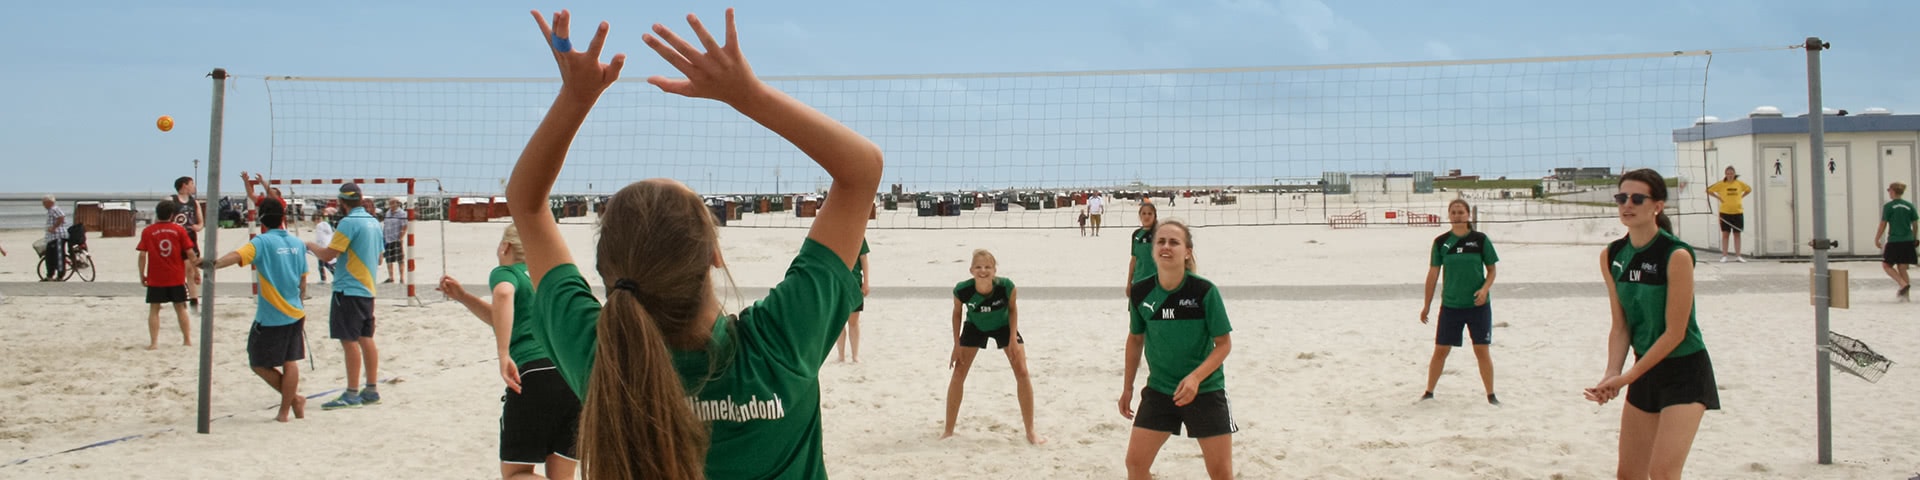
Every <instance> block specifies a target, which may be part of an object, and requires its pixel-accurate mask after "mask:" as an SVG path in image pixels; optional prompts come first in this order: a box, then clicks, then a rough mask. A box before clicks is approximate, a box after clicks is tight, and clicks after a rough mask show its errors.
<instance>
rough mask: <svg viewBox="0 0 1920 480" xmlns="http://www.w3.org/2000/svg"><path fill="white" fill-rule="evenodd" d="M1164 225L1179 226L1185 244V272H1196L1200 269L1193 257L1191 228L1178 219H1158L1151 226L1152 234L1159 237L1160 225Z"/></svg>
mask: <svg viewBox="0 0 1920 480" xmlns="http://www.w3.org/2000/svg"><path fill="white" fill-rule="evenodd" d="M1156 220H1158V219H1156ZM1165 226H1175V227H1180V238H1181V240H1184V241H1185V242H1186V244H1187V272H1189V273H1198V272H1199V271H1200V263H1199V262H1197V261H1194V259H1193V229H1191V228H1187V222H1182V221H1179V220H1158V221H1157V222H1155V224H1154V227H1153V230H1154V232H1153V234H1154V236H1155V237H1159V236H1160V227H1165Z"/></svg>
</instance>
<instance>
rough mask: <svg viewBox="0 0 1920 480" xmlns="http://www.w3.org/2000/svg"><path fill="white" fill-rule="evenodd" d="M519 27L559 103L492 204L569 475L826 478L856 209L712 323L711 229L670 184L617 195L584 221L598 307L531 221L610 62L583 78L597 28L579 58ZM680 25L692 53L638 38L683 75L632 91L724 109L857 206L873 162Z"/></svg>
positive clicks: (736, 50)
mask: <svg viewBox="0 0 1920 480" xmlns="http://www.w3.org/2000/svg"><path fill="white" fill-rule="evenodd" d="M533 15H534V17H535V18H536V19H537V20H538V21H539V23H540V31H541V33H542V34H543V35H544V38H546V39H548V41H549V46H550V47H551V48H552V52H553V56H554V59H555V61H556V63H558V64H559V67H560V77H561V86H560V89H559V90H560V91H559V95H558V98H556V99H555V100H554V103H553V106H552V108H551V109H549V110H548V111H547V115H546V118H545V119H544V120H542V121H541V123H540V126H539V128H537V129H535V130H534V133H533V138H532V139H530V140H528V142H527V147H526V150H525V151H524V152H522V153H521V155H520V160H519V162H518V163H516V164H515V165H514V170H513V174H512V176H511V177H510V179H509V180H508V183H507V198H508V201H509V202H510V207H511V211H512V212H513V224H514V225H515V226H517V227H519V228H520V238H521V240H522V241H523V242H524V243H525V246H526V252H527V274H528V276H529V277H531V278H530V280H531V281H532V283H533V285H534V286H535V287H534V311H533V315H532V316H531V317H530V318H529V321H531V322H533V323H534V324H535V328H534V341H535V342H537V343H540V344H542V345H544V346H545V347H546V348H547V352H548V354H549V355H550V356H551V358H552V359H553V363H554V365H555V366H557V367H558V368H559V371H560V375H561V377H562V378H565V379H566V381H567V384H568V386H569V387H572V389H573V391H574V394H575V395H576V396H578V397H580V398H581V399H582V400H583V405H584V409H583V411H582V413H581V416H580V445H579V447H580V454H581V456H580V464H581V469H582V470H583V472H584V473H585V474H586V476H587V477H588V478H593V479H596V480H617V479H640V478H644V479H686V478H701V477H704V478H709V479H716V480H718V479H747V478H751V479H823V478H827V468H826V462H825V459H824V456H823V452H824V450H825V449H824V445H823V442H824V439H823V435H822V433H821V411H820V378H819V374H820V366H821V364H822V363H824V362H826V359H827V355H828V354H829V353H830V351H831V350H832V348H833V340H834V338H835V337H837V336H839V334H840V330H841V328H842V327H844V326H845V322H846V320H847V314H849V313H852V311H853V307H854V305H855V304H856V302H858V301H859V298H860V290H859V279H857V278H854V275H853V270H852V268H853V263H854V261H855V260H857V258H858V256H859V252H860V240H861V238H863V237H865V236H866V229H867V215H868V213H869V210H870V208H871V206H870V205H869V204H867V203H866V202H829V203H827V205H824V206H822V207H820V210H819V212H818V215H817V216H816V217H815V220H814V223H813V226H812V227H811V229H809V230H808V232H807V235H806V237H805V238H804V239H802V241H801V242H800V252H799V255H798V256H797V257H795V258H794V260H793V263H792V264H791V266H789V267H788V268H787V271H786V278H785V279H783V280H781V281H780V283H779V284H777V285H775V286H774V287H773V289H772V291H770V292H769V293H768V294H767V297H766V298H764V299H762V300H760V301H758V302H755V303H754V304H752V305H750V306H748V307H746V308H745V309H743V310H741V311H740V312H739V314H737V315H728V314H726V312H725V311H724V309H723V308H722V305H721V302H720V299H719V297H718V296H717V295H716V292H715V290H716V288H715V285H714V282H713V281H712V278H713V275H712V274H713V269H715V268H725V266H726V263H725V261H724V260H723V259H722V257H721V248H720V243H719V229H718V228H717V227H716V226H715V225H714V220H713V216H712V215H710V214H708V211H707V209H706V206H705V204H704V203H703V202H702V201H701V199H700V195H699V194H697V193H695V192H694V191H693V190H692V189H690V188H687V186H686V185H684V184H682V183H680V182H677V181H674V180H671V179H662V178H656V179H648V180H642V181H639V182H634V183H632V184H630V185H627V186H626V187H624V188H621V189H620V191H619V192H617V193H615V194H614V195H613V197H612V198H610V199H608V201H607V203H606V206H605V208H604V209H603V211H602V213H601V215H600V225H599V227H600V232H599V233H600V235H599V238H598V239H597V240H596V252H595V253H596V254H595V255H594V258H595V264H594V265H593V268H594V269H595V270H596V272H597V273H598V276H599V278H600V279H601V281H602V282H604V284H603V286H604V287H606V301H605V303H602V302H601V301H600V299H599V298H597V297H595V295H594V291H593V287H592V286H591V285H589V284H588V283H587V280H586V277H584V276H583V275H582V274H581V272H580V267H578V266H576V265H574V263H573V255H572V252H570V251H569V250H568V249H567V244H566V240H565V238H563V237H562V236H561V234H560V228H559V225H558V224H557V223H555V222H554V219H553V216H552V213H551V210H549V209H548V208H547V206H548V198H549V197H548V196H549V194H550V193H551V192H552V190H553V183H554V180H555V179H556V178H557V177H558V176H559V175H560V171H561V166H562V164H563V163H565V161H566V156H567V150H568V146H569V145H570V144H571V143H572V141H573V139H574V136H575V134H576V133H578V131H579V129H580V126H581V124H582V123H583V122H584V121H585V120H586V117H587V113H588V112H589V111H590V110H592V108H593V104H594V102H595V101H597V100H598V99H599V97H600V94H601V93H602V92H603V91H605V90H606V88H607V87H608V86H609V85H612V84H613V82H614V80H616V79H618V78H619V76H620V67H621V66H622V65H623V64H624V63H625V60H626V59H625V56H623V55H614V56H613V60H612V63H610V64H609V63H601V62H600V53H601V52H600V49H601V46H602V44H603V42H604V41H605V39H606V34H607V31H608V24H606V23H601V24H600V26H599V31H598V33H595V34H594V35H593V39H592V41H591V43H590V44H588V46H587V49H586V51H585V52H580V51H575V50H574V47H573V45H572V43H571V42H570V41H569V40H568V37H569V23H570V18H569V17H570V14H569V13H568V12H566V11H564V10H563V11H561V12H560V13H559V14H557V15H555V16H554V17H553V23H552V25H551V26H549V24H548V23H547V21H546V19H544V18H541V16H540V13H539V12H537V11H536V12H533ZM687 23H689V24H691V26H692V28H693V32H694V33H695V34H696V35H697V39H695V40H694V41H693V42H689V41H688V40H687V39H683V38H681V37H680V36H678V35H676V34H674V33H673V32H672V31H671V30H669V29H667V28H666V27H663V26H659V25H655V26H654V29H653V30H654V32H655V34H657V35H659V36H658V37H656V36H655V35H654V34H649V35H644V36H642V39H643V40H644V41H645V43H646V44H647V46H648V47H651V48H652V49H653V50H654V52H656V53H658V54H660V57H661V58H662V59H664V60H666V62H667V63H668V64H670V65H673V67H674V68H675V69H677V70H679V71H680V73H681V74H683V75H685V78H678V79H674V78H666V77H658V76H656V77H652V78H649V79H648V80H647V81H648V83H651V84H653V85H655V86H657V87H659V88H660V89H661V90H663V91H665V92H667V93H673V94H678V95H684V96H689V97H696V98H709V99H714V100H717V101H720V102H721V103H725V104H726V105H727V106H729V107H732V108H733V109H734V110H736V111H739V112H740V113H741V114H743V115H745V116H746V117H747V118H750V119H752V120H753V121H755V122H757V123H759V124H760V125H762V126H765V127H767V129H769V130H772V131H773V132H774V133H776V134H778V135H780V136H781V137H783V138H785V139H787V141H789V142H792V143H793V145H794V146H795V147H798V148H799V149H800V151H801V152H802V153H805V154H806V155H807V156H808V157H810V158H812V159H813V160H814V161H815V162H817V163H819V164H820V166H821V167H822V168H823V169H825V170H826V173H827V174H828V175H830V176H831V177H833V183H832V185H831V186H830V187H829V188H828V196H829V197H830V198H873V196H874V192H875V190H877V189H878V188H879V186H880V176H881V174H882V170H883V161H882V159H881V153H880V149H879V147H877V146H875V145H874V144H873V142H871V141H869V140H867V139H866V138H865V137H862V136H860V134H859V133H857V132H854V131H853V130H852V129H849V128H847V127H846V126H845V125H842V124H840V123H839V122H836V121H834V120H833V119H832V118H829V117H827V116H826V115H824V114H822V113H820V112H819V111H816V110H814V109H812V108H810V107H808V106H806V105H805V104H802V103H800V102H799V101H797V100H794V99H793V98H792V97H789V96H787V95H786V94H785V93H782V92H780V91H779V90H777V89H775V88H773V87H772V86H770V85H767V84H765V83H763V82H761V81H760V79H758V78H757V77H755V76H754V75H753V69H752V68H751V67H749V66H748V65H747V62H746V60H745V58H744V57H742V56H741V53H740V42H739V40H738V38H737V34H736V29H735V23H734V15H733V10H731V9H729V10H728V11H727V17H726V36H725V37H723V38H721V39H716V38H714V37H713V35H711V34H709V33H708V32H707V29H706V28H705V27H704V26H702V25H701V23H700V22H699V20H698V19H697V18H694V17H693V16H691V15H689V16H688V17H687ZM722 41H724V42H725V43H724V44H723V43H721V42H722Z"/></svg>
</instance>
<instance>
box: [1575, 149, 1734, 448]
mask: <svg viewBox="0 0 1920 480" xmlns="http://www.w3.org/2000/svg"><path fill="white" fill-rule="evenodd" d="M1619 187H1620V193H1618V194H1615V195H1614V196H1613V198H1614V203H1616V204H1618V205H1619V206H1620V207H1619V213H1620V223H1621V224H1624V225H1626V226H1627V236H1626V238H1621V239H1619V240H1615V241H1614V242H1613V243H1612V244H1611V245H1608V246H1607V250H1606V251H1605V252H1604V253H1602V254H1601V257H1600V269H1601V271H1602V272H1603V273H1605V274H1606V279H1607V298H1608V300H1609V302H1608V303H1610V304H1611V305H1610V307H1611V310H1612V312H1613V322H1612V324H1613V327H1612V329H1611V332H1610V334H1609V335H1608V337H1607V370H1606V373H1605V375H1602V376H1601V378H1602V380H1601V381H1600V384H1599V385H1595V386H1594V387H1593V388H1588V389H1586V398H1587V399H1588V400H1592V401H1594V402H1596V403H1600V404H1603V405H1604V404H1606V403H1607V402H1608V401H1610V400H1613V399H1614V398H1615V397H1617V396H1619V394H1620V390H1621V389H1623V388H1624V389H1626V396H1627V405H1626V406H1625V407H1623V408H1622V409H1621V412H1620V458H1619V464H1618V467H1617V468H1618V474H1619V477H1620V478H1648V477H1649V476H1654V477H1659V478H1679V477H1680V472H1681V469H1682V467H1684V466H1685V464H1686V461H1687V453H1688V451H1690V450H1692V448H1693V438H1694V434H1695V433H1696V432H1698V431H1699V429H1700V418H1701V417H1702V416H1705V414H1706V411H1707V410H1718V409H1720V397H1719V394H1718V393H1717V391H1716V387H1715V384H1714V380H1713V362H1712V361H1711V360H1709V359H1708V358H1707V347H1706V344H1705V343H1703V342H1702V340H1701V336H1700V326H1699V324H1698V323H1697V322H1696V321H1695V312H1694V302H1693V285H1694V283H1693V260H1694V256H1693V247H1692V246H1689V245H1687V244H1686V243H1685V242H1682V241H1680V239H1679V238H1677V237H1675V236H1673V234H1672V233H1670V232H1671V231H1672V228H1673V227H1672V224H1671V223H1670V222H1669V221H1668V220H1667V216H1666V214H1665V213H1662V211H1663V210H1664V209H1666V207H1667V183H1666V180H1665V179H1663V178H1661V177H1660V174H1659V173H1657V172H1654V171H1653V170H1648V169H1640V170H1634V171H1631V172H1627V173H1626V174H1625V175H1622V176H1621V177H1620V184H1619ZM1628 347H1632V348H1633V353H1634V358H1635V360H1634V362H1633V364H1632V365H1627V363H1626V360H1627V348H1628Z"/></svg>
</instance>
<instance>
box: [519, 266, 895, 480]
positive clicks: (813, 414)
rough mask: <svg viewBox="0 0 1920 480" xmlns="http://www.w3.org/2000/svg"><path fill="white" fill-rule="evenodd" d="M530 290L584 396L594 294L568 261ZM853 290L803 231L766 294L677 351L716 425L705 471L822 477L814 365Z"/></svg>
mask: <svg viewBox="0 0 1920 480" xmlns="http://www.w3.org/2000/svg"><path fill="white" fill-rule="evenodd" d="M534 296H535V299H534V302H535V304H536V305H537V311H536V313H535V315H534V317H533V318H534V320H533V321H534V322H535V323H540V324H542V325H541V328H540V329H537V330H536V337H542V340H543V342H544V343H546V344H547V345H549V348H550V351H551V352H552V356H553V361H554V364H555V365H556V366H558V367H559V370H560V375H561V377H563V378H565V379H566V380H567V384H568V385H569V386H571V387H573V391H574V393H575V394H576V395H580V396H581V397H582V398H585V394H586V391H587V382H588V379H589V378H590V375H591V373H592V367H593V358H594V355H595V354H596V351H595V350H596V348H595V336H596V328H597V324H598V323H599V319H600V301H599V300H598V299H596V298H594V296H593V291H592V289H591V287H589V286H588V285H587V282H586V280H585V279H584V278H582V277H581V276H580V271H579V269H578V268H577V267H575V266H573V265H561V266H558V267H554V269H553V270H552V271H550V272H548V273H547V275H546V277H545V278H542V279H541V281H540V288H539V289H538V290H536V291H535V295H534ZM859 298H860V286H859V280H858V279H856V278H854V275H853V272H852V271H850V270H848V269H847V264H846V263H844V262H842V261H841V260H840V256H839V255H837V254H835V253H834V252H833V250H831V249H828V248H827V247H826V246H824V245H821V244H819V243H818V242H815V241H813V240H812V239H808V240H806V243H804V244H802V245H801V246H800V255H799V256H798V257H797V258H794V260H793V264H792V265H791V266H788V267H787V276H786V278H785V279H784V280H781V281H780V284H779V285H776V286H774V287H773V290H772V291H770V292H768V293H767V298H765V299H762V300H760V301H759V302H756V303H754V304H753V305H752V306H749V307H747V308H746V309H745V310H742V311H741V312H740V314H739V315H738V316H737V317H721V318H719V319H717V320H715V321H714V326H713V338H712V339H711V340H709V341H708V343H707V345H706V347H705V348H704V349H702V350H689V351H677V350H676V351H674V352H673V366H674V369H675V370H677V371H678V372H679V374H680V380H681V383H682V385H683V386H685V387H686V389H687V398H686V401H687V402H689V403H691V404H692V406H693V412H694V415H696V416H698V417H699V418H700V420H702V421H705V422H707V425H708V426H709V427H710V428H712V436H711V439H710V442H711V444H710V446H709V447H708V450H707V451H708V453H707V467H706V476H707V478H712V479H734V478H753V479H820V478H827V468H826V462H825V460H824V454H823V451H824V449H823V448H822V441H823V440H822V438H823V437H822V435H821V430H820V418H821V417H820V379H819V373H820V365H821V363H823V362H825V361H826V358H827V352H829V351H830V350H831V349H832V348H833V341H834V339H835V338H837V337H839V335H840V330H841V329H842V328H844V327H845V326H846V321H847V314H849V313H852V312H853V307H854V304H855V302H857V301H858V300H859ZM642 348H646V347H642ZM641 421H642V422H644V420H641ZM641 427H642V428H644V427H645V425H641Z"/></svg>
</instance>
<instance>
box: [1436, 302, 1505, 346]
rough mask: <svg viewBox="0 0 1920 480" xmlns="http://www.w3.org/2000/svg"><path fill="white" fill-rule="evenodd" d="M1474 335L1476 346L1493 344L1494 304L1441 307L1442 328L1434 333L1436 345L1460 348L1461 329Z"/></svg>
mask: <svg viewBox="0 0 1920 480" xmlns="http://www.w3.org/2000/svg"><path fill="white" fill-rule="evenodd" d="M1462 328H1465V329H1466V330H1467V331H1468V332H1469V333H1471V334H1473V344H1474V345H1492V344H1493V304H1491V303H1489V304H1486V305H1481V306H1478V307H1471V308H1452V307H1448V306H1445V305H1442V306H1441V307H1440V328H1439V329H1438V330H1435V331H1434V334H1433V344H1434V345H1452V346H1455V347H1458V346H1460V342H1461V339H1460V329H1462Z"/></svg>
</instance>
